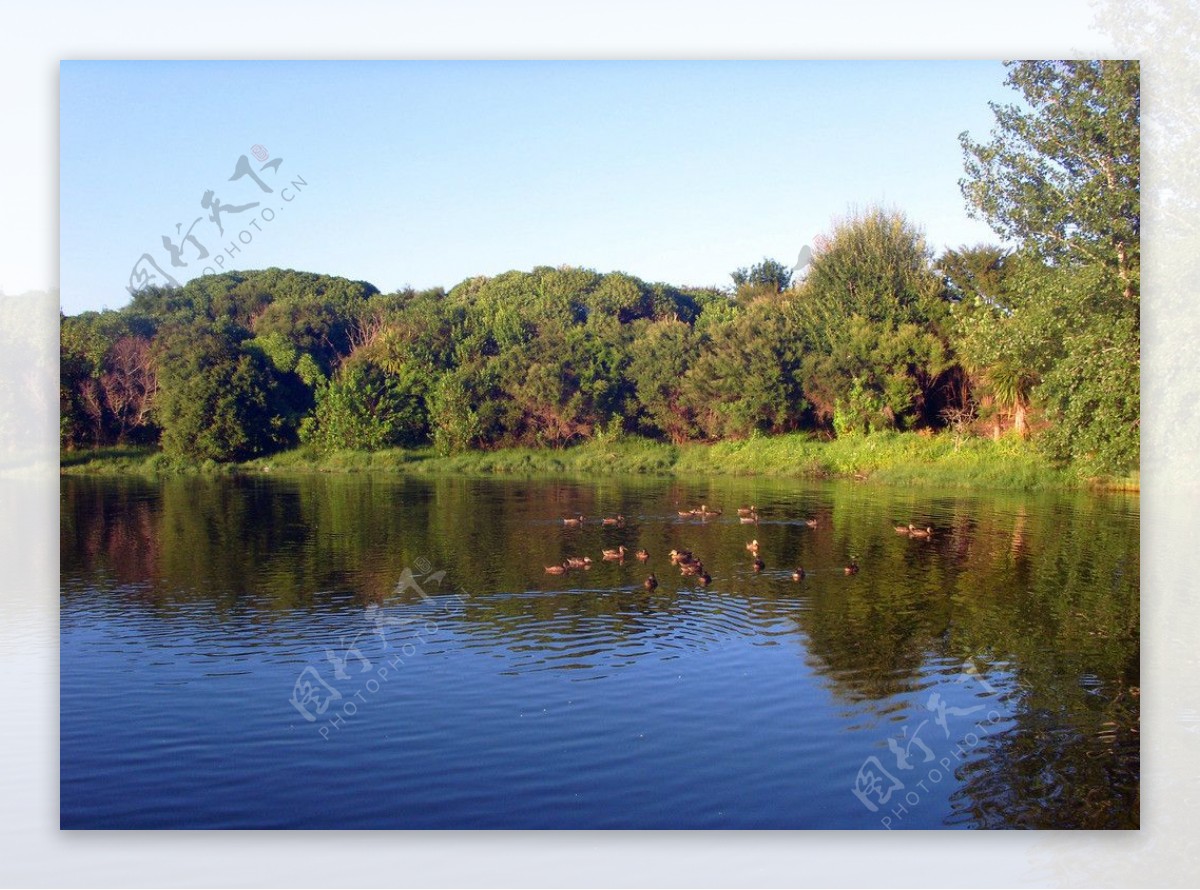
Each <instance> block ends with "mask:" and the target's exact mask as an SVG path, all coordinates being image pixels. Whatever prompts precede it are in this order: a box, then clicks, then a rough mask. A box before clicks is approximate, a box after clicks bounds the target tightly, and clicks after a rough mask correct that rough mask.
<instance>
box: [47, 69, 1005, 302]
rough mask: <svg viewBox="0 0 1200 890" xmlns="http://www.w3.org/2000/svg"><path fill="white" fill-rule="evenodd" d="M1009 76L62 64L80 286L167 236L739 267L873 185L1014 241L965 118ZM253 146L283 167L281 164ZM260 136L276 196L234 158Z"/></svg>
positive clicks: (956, 224)
mask: <svg viewBox="0 0 1200 890" xmlns="http://www.w3.org/2000/svg"><path fill="white" fill-rule="evenodd" d="M1004 77H1005V70H1004V67H1003V66H1002V65H1001V64H1000V63H999V62H745V63H742V62H737V63H732V62H696V63H691V62H686V63H680V62H663V63H647V62H606V63H600V62H597V63H588V62H562V63H536V62H505V63H487V62H463V63H438V62H378V63H376V62H294V63H293V62H194V63H191V62H64V63H63V65H62V69H61V217H60V220H61V222H60V225H61V253H60V262H61V270H60V271H61V289H62V290H61V297H62V304H63V308H64V310H65V311H66V312H68V313H69V314H72V313H76V312H80V311H83V310H86V309H99V308H102V307H105V306H107V307H109V308H116V307H118V306H121V305H123V304H124V303H125V302H126V301H127V300H128V294H127V292H126V291H125V286H126V285H127V284H128V283H129V281H130V273H131V270H132V268H133V266H134V264H135V263H136V262H137V261H138V258H139V257H140V256H142V254H144V253H150V254H151V256H152V257H153V258H154V259H155V261H156V262H157V263H158V265H159V267H160V268H161V269H162V270H163V271H165V272H168V273H170V274H171V275H172V276H173V277H175V278H176V279H177V280H179V281H186V280H188V278H190V277H192V276H193V275H195V274H199V273H201V272H202V271H203V269H204V268H205V267H208V268H213V263H214V260H215V258H216V257H217V256H218V255H221V256H223V258H224V262H225V266H224V267H225V268H227V269H228V268H237V269H247V268H265V267H268V266H282V267H291V268H297V269H303V270H307V271H315V272H326V273H330V274H336V275H345V276H348V277H353V278H361V279H365V280H367V281H370V282H372V283H374V284H375V285H377V286H378V287H380V288H381V289H383V290H384V291H390V290H394V289H397V288H400V287H403V286H405V285H412V286H414V287H418V288H421V287H429V286H433V285H444V286H446V287H450V286H452V285H454V284H456V283H458V282H459V281H461V280H462V279H464V278H467V277H470V276H473V275H480V274H483V275H494V274H497V273H499V272H503V271H505V270H508V269H530V268H532V267H533V266H536V265H559V264H571V265H578V266H587V267H590V268H595V269H598V270H600V271H610V270H618V269H619V270H623V271H626V272H629V273H632V274H634V275H637V276H639V277H642V278H644V279H647V280H651V281H669V282H671V283H674V284H692V285H722V286H724V285H728V284H729V272H730V271H731V270H732V269H734V268H736V267H738V266H743V265H749V264H751V263H754V262H756V261H758V260H759V259H761V258H762V257H764V256H771V257H774V258H777V259H780V260H783V261H786V262H787V263H788V264H789V265H790V264H791V263H792V262H794V261H795V258H796V255H797V254H798V252H799V250H800V248H801V247H802V246H803V245H804V244H806V243H810V242H811V241H812V240H813V238H814V236H816V235H817V234H819V233H821V232H824V231H827V230H828V229H829V228H830V225H831V223H832V222H833V220H834V219H835V218H837V217H840V216H844V215H845V214H846V213H847V212H849V211H850V210H852V209H854V208H856V207H857V208H863V207H866V206H868V205H870V204H874V203H882V204H885V205H887V206H889V207H894V208H898V209H900V210H903V211H904V212H905V213H906V214H908V216H909V217H910V219H912V220H913V221H914V222H916V223H917V224H919V225H921V226H922V227H923V228H924V229H925V231H926V232H927V235H928V240H929V243H930V246H931V247H933V248H934V249H935V250H936V249H941V248H942V247H945V246H955V245H958V244H961V243H975V242H978V241H988V240H991V241H995V240H996V238H995V236H994V235H993V234H992V232H991V231H990V229H989V228H988V227H987V226H986V225H984V224H983V223H980V222H977V221H973V220H970V219H969V218H968V216H967V214H966V210H965V207H964V204H963V200H962V196H961V194H960V192H959V189H958V180H959V178H960V177H961V175H962V156H961V150H960V147H959V144H958V141H957V135H958V133H960V132H961V131H963V130H969V131H971V133H972V135H974V136H977V137H979V136H983V135H985V134H986V133H987V132H988V131H989V130H990V129H991V126H992V116H991V112H990V110H989V109H988V106H987V103H988V101H989V100H1000V101H1010V100H1011V99H1012V98H1013V95H1014V94H1013V93H1012V91H1011V90H1009V89H1007V88H1006V87H1004V85H1003V82H1004ZM255 145H260V146H262V147H263V148H265V150H266V151H267V152H268V153H269V154H268V160H274V159H278V160H279V161H280V163H279V164H278V167H277V168H275V169H272V168H267V169H266V170H262V171H261V172H260V168H261V167H262V163H260V162H258V161H256V160H254V158H253V155H252V154H251V148H252V146H255ZM242 155H247V156H248V158H249V159H250V160H251V161H252V162H253V169H254V170H255V171H256V173H258V175H259V176H260V178H261V179H262V180H263V182H264V183H265V184H266V185H267V186H268V187H271V188H272V189H273V190H272V192H271V193H270V194H268V193H266V192H263V191H261V190H260V189H259V188H258V187H257V186H256V185H255V184H254V182H253V181H252V180H251V179H250V178H249V177H243V178H241V179H238V180H236V181H233V182H231V181H229V178H230V176H231V175H232V174H233V172H234V168H235V163H236V162H237V160H238V158H239V157H240V156H242ZM297 180H303V182H304V183H306V185H298V186H294V187H292V188H291V189H290V190H289V191H288V192H287V193H283V192H282V191H281V189H280V186H282V185H286V183H288V182H294V181H297ZM208 190H212V191H213V192H214V195H215V197H217V198H218V199H219V200H220V201H221V203H222V204H223V205H225V206H227V207H229V206H234V207H236V206H241V205H245V204H250V203H253V202H258V206H257V207H254V208H249V209H247V210H244V211H241V212H231V211H227V212H225V213H223V214H222V215H221V222H222V224H223V225H224V227H225V233H224V235H220V234H219V233H218V231H217V226H216V225H215V223H213V222H212V221H211V220H210V219H209V211H208V210H206V209H205V208H204V207H202V206H201V199H202V197H203V195H204V193H205V192H206V191H208ZM287 195H290V197H291V199H292V200H290V201H285V200H283V198H284V197H286V196H287ZM264 211H266V212H265V213H264ZM272 213H273V215H274V218H273V219H271V220H269V221H268V220H267V216H270V215H271V214H272ZM197 218H200V222H199V223H197V224H196V225H195V226H194V227H193V226H192V223H193V222H194V221H195V220H196V219H197ZM252 219H254V220H257V228H255V227H254V226H251V225H250V224H249V221H250V220H252ZM177 223H178V224H181V231H182V232H186V231H187V230H188V229H189V227H191V231H192V234H193V235H195V237H196V241H194V242H189V243H186V244H183V245H182V246H183V249H182V253H181V254H180V257H179V258H180V260H181V261H182V262H185V263H187V265H186V266H181V267H173V266H172V265H171V263H170V256H169V254H168V252H167V251H166V249H164V247H163V242H162V236H163V235H169V236H171V238H172V240H173V241H174V242H175V243H177V244H180V243H181V238H180V236H179V235H178V234H177V233H176V224H177ZM239 232H244V233H245V234H242V235H241V236H240V237H241V240H240V241H239V240H238V238H239ZM247 238H249V242H248V243H247ZM197 242H198V243H199V244H201V245H203V246H204V248H205V249H206V250H208V251H209V256H208V258H207V259H205V260H200V259H198V254H199V251H198V249H197V248H196V246H195V245H196V243H197ZM230 245H235V246H236V247H237V248H238V250H237V251H236V252H234V253H232V254H228V253H226V251H227V250H228V249H229V248H230Z"/></svg>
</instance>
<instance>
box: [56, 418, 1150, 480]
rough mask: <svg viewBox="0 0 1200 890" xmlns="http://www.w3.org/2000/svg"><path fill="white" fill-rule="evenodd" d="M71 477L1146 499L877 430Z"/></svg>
mask: <svg viewBox="0 0 1200 890" xmlns="http://www.w3.org/2000/svg"><path fill="white" fill-rule="evenodd" d="M60 472H61V474H63V475H84V476H168V475H169V476H178V475H225V476H233V475H262V474H267V473H273V474H279V475H309V474H317V473H326V474H329V473H334V474H353V473H403V474H409V475H441V474H453V475H463V476H483V477H513V478H534V477H578V476H606V477H608V476H656V477H662V478H672V477H696V476H724V477H743V478H753V477H761V478H772V479H797V480H799V479H809V480H822V481H824V480H836V479H851V480H857V481H860V482H864V483H868V484H876V485H893V486H898V485H913V486H916V485H921V486H933V487H946V488H980V489H999V490H1009V491H1043V490H1095V491H1107V492H1126V493H1131V494H1132V493H1136V494H1140V491H1141V487H1140V475H1139V473H1138V471H1137V470H1134V471H1132V472H1131V473H1129V474H1127V475H1125V476H1120V477H1093V476H1087V475H1085V474H1083V473H1082V472H1080V471H1079V470H1078V469H1077V468H1074V467H1055V466H1053V465H1052V464H1050V462H1049V461H1048V460H1047V459H1046V458H1045V457H1044V456H1043V455H1041V454H1040V453H1039V452H1038V451H1037V448H1036V446H1034V445H1033V444H1032V443H1030V442H1027V441H1022V440H1020V439H1018V438H1015V437H1011V436H1010V437H1002V438H1000V439H978V438H962V439H958V440H955V438H954V436H952V435H949V434H941V435H935V436H924V435H921V434H918V433H877V434H873V435H870V436H857V437H850V438H844V439H834V440H830V441H822V440H818V439H816V438H814V437H812V436H810V435H807V434H803V433H792V434H786V435H782V436H771V437H767V436H758V437H751V438H749V439H743V440H738V441H727V442H717V443H713V444H707V443H688V444H685V445H671V444H668V443H665V442H656V441H653V440H650V439H643V438H639V437H636V436H621V437H616V438H611V439H608V438H599V439H593V440H591V441H588V442H586V443H583V444H580V445H575V446H572V447H568V448H561V449H559V448H501V449H496V450H491V451H466V452H462V453H459V454H453V455H439V454H437V453H436V452H435V450H434V449H433V448H432V447H424V448H416V449H403V448H393V449H385V450H382V451H338V452H332V453H327V454H321V453H318V452H317V451H316V450H315V449H312V448H311V447H306V446H300V447H298V448H294V449H291V450H288V451H282V452H278V453H276V454H272V455H269V456H266V457H259V458H254V459H252V460H248V461H243V462H239V463H228V464H217V463H215V462H212V461H208V462H205V463H202V464H192V463H185V462H181V461H176V460H172V459H171V458H170V457H168V456H167V455H165V454H163V453H162V452H160V451H158V450H157V449H156V448H146V447H142V448H135V447H125V448H106V449H97V450H96V451H76V452H64V453H63V454H62V455H61V458H60Z"/></svg>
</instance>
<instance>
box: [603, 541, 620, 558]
mask: <svg viewBox="0 0 1200 890" xmlns="http://www.w3.org/2000/svg"><path fill="white" fill-rule="evenodd" d="M604 558H605V559H624V558H625V545H624V544H622V545H621V546H620V547H618V548H617V549H616V550H605V551H604Z"/></svg>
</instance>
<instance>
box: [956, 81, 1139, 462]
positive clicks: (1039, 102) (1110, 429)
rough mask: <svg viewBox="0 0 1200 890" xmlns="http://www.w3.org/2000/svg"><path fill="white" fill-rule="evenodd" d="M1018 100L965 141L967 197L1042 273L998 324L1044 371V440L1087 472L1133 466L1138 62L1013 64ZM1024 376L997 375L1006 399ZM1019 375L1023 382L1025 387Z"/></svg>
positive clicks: (1038, 396)
mask: <svg viewBox="0 0 1200 890" xmlns="http://www.w3.org/2000/svg"><path fill="white" fill-rule="evenodd" d="M1008 67H1009V75H1008V80H1007V83H1008V85H1009V86H1011V87H1013V88H1014V89H1015V90H1017V91H1018V92H1019V93H1020V96H1021V99H1022V102H1021V103H1020V104H1008V105H1001V104H997V103H993V105H992V110H993V113H994V114H995V117H996V127H995V129H994V130H993V132H992V138H991V140H990V141H988V142H986V143H980V142H975V141H973V140H972V139H971V138H970V136H969V135H968V134H966V133H963V134H962V135H961V137H960V141H961V143H962V146H963V151H964V161H965V169H966V177H965V178H964V179H963V180H962V182H961V185H962V191H963V195H964V197H965V198H966V200H967V204H968V207H969V208H970V210H971V212H972V213H973V214H974V215H976V216H977V217H980V218H982V219H985V220H986V221H987V222H988V223H990V224H991V225H992V227H993V228H994V229H995V230H996V231H997V232H998V233H999V234H1000V235H1002V236H1003V237H1005V238H1007V239H1010V240H1012V241H1014V242H1016V243H1017V244H1018V246H1019V251H1020V252H1021V253H1022V254H1024V255H1025V256H1027V257H1029V258H1033V259H1036V260H1037V261H1039V262H1040V263H1041V264H1042V270H1043V271H1042V276H1041V281H1038V280H1037V278H1038V276H1037V275H1036V274H1034V275H1030V276H1029V277H1028V278H1027V280H1026V283H1025V285H1024V287H1023V288H1022V289H1021V291H1020V294H1019V298H1018V299H1017V300H1015V301H1014V302H1013V303H1012V305H1008V306H1004V307H1003V311H1002V313H1001V315H1000V317H998V318H997V319H996V320H997V321H998V322H1000V324H999V326H998V327H999V328H1003V329H1004V330H1003V333H1002V336H1003V338H1007V339H1009V340H1012V341H1017V342H1022V343H1024V344H1026V345H1027V347H1028V349H1027V353H1026V354H1027V355H1030V356H1035V357H1036V358H1037V359H1038V361H1039V362H1041V363H1042V364H1043V368H1042V372H1041V373H1040V374H1039V375H1038V376H1039V377H1040V383H1039V384H1038V385H1037V386H1036V388H1033V390H1032V392H1031V394H1030V395H1031V398H1032V399H1033V400H1036V401H1040V402H1041V403H1042V404H1043V405H1044V406H1045V407H1046V416H1047V418H1048V419H1049V420H1050V421H1051V426H1050V427H1049V430H1048V434H1047V435H1046V436H1045V437H1044V438H1043V442H1044V444H1045V445H1046V447H1047V448H1048V449H1049V450H1050V452H1051V453H1052V454H1053V455H1054V456H1055V457H1056V458H1058V459H1059V460H1062V461H1068V460H1071V461H1075V462H1077V463H1079V464H1080V465H1081V466H1084V467H1086V468H1090V469H1092V470H1094V471H1096V472H1117V471H1121V470H1125V469H1128V468H1129V467H1131V466H1133V465H1134V464H1136V461H1137V454H1138V440H1139V435H1138V428H1139V420H1140V399H1139V395H1138V386H1139V367H1140V345H1139V340H1140V318H1139V302H1140V270H1141V249H1140V235H1141V198H1140V148H1139V146H1140V127H1141V110H1140V109H1141V88H1140V71H1139V66H1138V63H1137V62H1136V61H1039V62H1010V63H1008ZM1024 370H1029V369H1028V368H1026V369H1021V368H1015V367H1014V368H1010V369H1008V371H1009V373H1007V374H1006V373H1004V372H1005V369H1004V368H998V369H997V371H998V372H1000V373H994V376H996V377H997V381H998V382H1001V383H1003V384H1005V386H1007V388H1008V390H1009V391H1010V394H1015V392H1016V389H1014V387H1013V386H1008V384H1014V383H1015V384H1019V383H1020V381H1021V380H1022V379H1023V378H1022V371H1024ZM1026 379H1027V378H1026Z"/></svg>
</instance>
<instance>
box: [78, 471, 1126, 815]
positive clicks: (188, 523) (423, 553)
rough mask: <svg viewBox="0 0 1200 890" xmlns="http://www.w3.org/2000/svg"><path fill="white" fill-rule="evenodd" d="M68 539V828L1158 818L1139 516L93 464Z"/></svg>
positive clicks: (1048, 499) (730, 489) (1111, 506)
mask: <svg viewBox="0 0 1200 890" xmlns="http://www.w3.org/2000/svg"><path fill="white" fill-rule="evenodd" d="M700 504H707V505H709V506H710V508H711V509H714V510H717V509H719V510H720V511H721V514H720V515H717V516H712V517H709V518H707V519H699V518H690V517H689V518H681V517H680V516H678V515H677V514H678V512H679V511H680V510H690V509H691V508H694V507H697V506H699V505H700ZM751 504H753V505H755V506H757V508H758V522H757V524H743V523H742V522H740V520H739V518H738V516H737V508H738V507H740V506H743V505H746V506H748V505H751ZM578 514H583V515H584V517H585V521H584V523H583V524H582V526H580V527H568V526H566V525H564V523H563V519H564V517H570V516H576V515H578ZM618 514H619V515H621V516H623V517H624V518H625V521H624V523H623V524H622V525H619V526H604V525H602V524H601V517H605V516H609V517H612V516H616V515H618ZM808 519H815V520H816V525H815V527H810V526H809V525H808V524H806V522H805V520H808ZM910 522H911V523H913V524H914V525H916V526H917V527H920V528H925V527H932V529H933V533H932V537H930V538H928V539H921V538H913V537H911V536H909V535H905V534H900V533H898V532H896V531H895V530H894V527H895V526H896V525H907V524H908V523H910ZM61 536H62V537H61V578H62V588H61V718H60V723H61V749H60V750H61V778H60V782H61V803H60V807H61V824H62V827H64V828H863V829H893V830H895V829H926V828H1137V827H1138V825H1139V741H1138V727H1139V688H1138V687H1139V682H1140V680H1139V602H1138V596H1139V587H1138V576H1139V542H1138V537H1139V501H1138V498H1137V496H1129V495H1116V494H1105V495H1101V494H1085V493H1055V494H1036V495H1035V494H1011V493H997V492H980V491H970V492H968V491H959V490H949V489H938V490H920V489H905V488H884V487H879V486H872V485H868V484H859V483H808V482H796V481H786V482H783V481H765V480H747V479H712V480H705V481H702V482H683V481H680V480H663V479H646V480H641V479H622V480H608V479H604V480H599V481H544V480H538V481H518V480H493V479H466V478H429V479H424V478H413V477H404V476H365V475H363V476H326V475H318V476H302V477H294V478H274V477H269V476H266V475H264V476H261V477H252V478H250V477H239V478H224V479H205V478H177V479H165V480H162V481H151V480H135V479H116V480H110V479H101V478H87V477H64V478H63V479H62V493H61ZM755 539H756V540H757V541H758V542H759V556H760V558H761V559H762V561H763V563H764V567H763V568H762V570H761V571H758V572H756V571H755V569H754V566H753V564H752V561H753V556H752V554H751V553H750V552H749V551H748V550H747V549H746V545H747V542H749V541H751V540H755ZM622 544H623V545H625V546H626V547H627V548H628V549H629V555H628V557H627V558H626V559H625V560H624V561H620V562H618V561H605V560H603V559H602V558H601V554H602V551H603V550H604V549H608V548H616V547H618V546H619V545H622ZM639 548H644V549H645V550H646V551H647V552H648V554H649V559H648V560H647V561H646V562H645V563H642V562H639V561H638V560H637V559H636V558H634V556H633V553H634V551H636V550H638V549H639ZM672 549H687V550H690V551H692V552H693V553H694V554H695V555H696V556H697V557H698V558H700V559H702V560H703V564H704V567H705V569H706V571H707V572H708V574H709V575H710V576H711V583H710V584H709V585H707V586H702V585H700V584H699V583H698V582H697V579H696V577H695V576H683V575H681V573H680V570H679V569H678V568H676V567H675V566H673V565H672V564H671V560H670V559H669V557H668V553H669V551H671V550H672ZM573 556H574V557H583V556H588V557H590V558H591V559H592V560H593V563H592V565H591V566H590V567H589V568H581V569H570V570H568V571H566V572H564V573H563V574H561V575H551V574H547V573H546V571H545V567H546V566H550V565H556V564H561V563H562V562H563V561H564V560H566V559H567V558H568V557H573ZM851 562H853V563H855V564H857V566H858V568H859V570H858V571H857V573H854V574H847V573H846V572H845V567H846V566H847V565H848V564H850V563H851ZM798 566H802V567H803V568H804V570H805V576H804V578H803V579H802V580H800V581H794V580H793V579H792V573H793V570H794V569H795V568H796V567H798ZM650 573H654V575H655V576H656V578H657V580H658V582H659V583H658V586H657V587H655V588H653V589H646V587H645V586H644V582H645V580H646V578H647V576H648V575H649V574H650Z"/></svg>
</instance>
